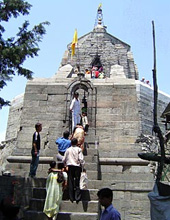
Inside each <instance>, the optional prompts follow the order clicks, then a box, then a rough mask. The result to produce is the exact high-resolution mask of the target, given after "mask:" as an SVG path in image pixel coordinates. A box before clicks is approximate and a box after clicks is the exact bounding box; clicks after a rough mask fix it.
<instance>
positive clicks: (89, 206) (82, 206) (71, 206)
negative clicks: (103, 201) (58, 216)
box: [60, 201, 98, 213]
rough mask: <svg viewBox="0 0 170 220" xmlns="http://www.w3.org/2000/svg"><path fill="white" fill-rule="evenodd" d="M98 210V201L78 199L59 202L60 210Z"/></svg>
mask: <svg viewBox="0 0 170 220" xmlns="http://www.w3.org/2000/svg"><path fill="white" fill-rule="evenodd" d="M73 210H74V212H91V213H96V212H98V201H80V202H79V203H78V204H76V202H74V203H71V202H70V201H64V202H62V203H61V208H60V211H62V212H72V211H73Z"/></svg>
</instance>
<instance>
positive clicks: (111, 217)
mask: <svg viewBox="0 0 170 220" xmlns="http://www.w3.org/2000/svg"><path fill="white" fill-rule="evenodd" d="M97 196H98V199H99V202H100V204H101V205H102V206H104V208H105V209H104V210H103V211H102V213H101V216H100V220H121V216H120V213H119V212H118V211H117V210H116V209H115V208H114V207H113V205H112V200H113V192H112V190H111V189H109V188H103V189H101V190H99V191H98V193H97Z"/></svg>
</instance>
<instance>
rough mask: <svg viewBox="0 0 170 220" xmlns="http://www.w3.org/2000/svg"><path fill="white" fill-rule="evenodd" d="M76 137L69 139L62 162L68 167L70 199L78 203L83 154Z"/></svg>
mask: <svg viewBox="0 0 170 220" xmlns="http://www.w3.org/2000/svg"><path fill="white" fill-rule="evenodd" d="M77 144H78V141H77V139H76V138H73V139H72V140H71V147H69V148H67V150H66V152H65V154H64V157H63V163H64V165H65V166H67V167H68V189H69V197H70V201H71V202H73V201H74V200H76V203H78V202H79V201H80V200H81V191H80V175H81V171H82V166H84V163H85V161H84V156H83V153H82V150H81V148H80V147H78V146H77Z"/></svg>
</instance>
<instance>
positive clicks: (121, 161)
mask: <svg viewBox="0 0 170 220" xmlns="http://www.w3.org/2000/svg"><path fill="white" fill-rule="evenodd" d="M99 164H100V165H129V166H130V165H140V166H147V165H148V164H149V161H145V160H141V159H138V158H99Z"/></svg>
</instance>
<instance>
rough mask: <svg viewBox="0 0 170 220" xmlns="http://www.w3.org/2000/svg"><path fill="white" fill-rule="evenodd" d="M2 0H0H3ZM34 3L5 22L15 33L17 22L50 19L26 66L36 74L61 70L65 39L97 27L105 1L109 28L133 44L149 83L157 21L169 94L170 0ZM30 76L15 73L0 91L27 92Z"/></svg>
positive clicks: (7, 94)
mask: <svg viewBox="0 0 170 220" xmlns="http://www.w3.org/2000/svg"><path fill="white" fill-rule="evenodd" d="M0 1H1V0H0ZM27 2H29V3H30V4H31V5H32V8H31V10H30V14H29V15H28V16H19V17H18V18H17V19H11V20H9V22H8V23H3V25H4V27H5V29H6V32H5V35H4V37H7V36H8V37H11V36H15V34H16V33H17V31H18V27H19V26H21V24H22V23H23V22H24V21H25V20H28V21H29V22H30V28H32V27H33V26H34V25H37V24H39V23H40V22H44V21H49V22H50V25H49V26H46V31H47V33H46V35H45V36H44V37H43V40H42V42H41V43H40V44H39V47H40V51H39V56H38V57H35V58H29V59H28V60H26V61H25V63H24V65H23V66H24V67H27V68H29V69H30V70H32V71H33V72H34V75H33V77H35V78H50V77H52V76H53V75H54V74H55V73H56V72H57V70H58V68H59V66H60V63H61V60H62V57H63V54H64V52H65V50H67V45H68V44H69V43H71V42H72V39H73V34H74V30H75V29H77V32H78V38H79V37H81V36H83V35H85V34H86V33H89V32H91V31H92V30H93V28H94V25H95V20H96V16H97V8H98V6H99V4H100V3H102V12H103V21H104V25H105V26H107V32H108V33H109V34H111V35H113V36H115V37H116V38H118V39H120V40H122V41H123V42H125V43H127V44H129V45H130V46H131V51H132V53H133V57H134V61H135V63H136V65H137V68H138V71H139V79H141V78H142V77H145V79H146V80H149V81H150V83H151V84H153V83H152V81H153V79H152V69H153V35H152V21H154V24H155V37H156V58H157V83H158V89H159V90H161V91H163V92H165V93H167V94H170V86H169V82H170V74H169V63H168V62H170V23H169V21H170V13H169V10H170V1H169V0H162V1H160V0H149V1H148V0H119V1H114V0H103V1H99V0H86V1H83V0H81V1H80V0H62V1H59V0H48V1H47V0H41V1H38V0H27ZM26 83H27V80H26V79H25V78H24V77H21V76H20V77H18V76H16V77H14V78H13V80H12V81H11V82H9V83H8V84H7V86H6V87H5V88H4V89H3V90H1V91H0V96H1V97H3V98H4V99H5V100H10V101H11V100H12V99H13V98H14V97H16V96H18V95H20V94H22V93H24V91H25V86H26ZM8 113H9V107H3V109H2V110H0V141H3V140H4V139H5V133H6V127H7V120H8Z"/></svg>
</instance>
